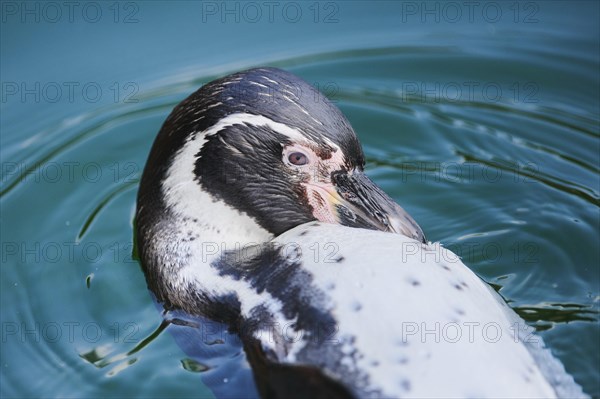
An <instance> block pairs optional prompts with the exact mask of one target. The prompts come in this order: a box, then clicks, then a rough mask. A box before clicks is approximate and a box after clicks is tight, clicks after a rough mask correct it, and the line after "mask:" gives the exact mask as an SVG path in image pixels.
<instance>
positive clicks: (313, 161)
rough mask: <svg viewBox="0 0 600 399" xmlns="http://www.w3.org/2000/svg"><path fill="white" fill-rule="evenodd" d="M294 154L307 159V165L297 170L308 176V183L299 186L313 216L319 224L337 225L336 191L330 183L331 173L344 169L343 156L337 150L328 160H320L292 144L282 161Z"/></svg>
mask: <svg viewBox="0 0 600 399" xmlns="http://www.w3.org/2000/svg"><path fill="white" fill-rule="evenodd" d="M294 152H302V153H304V154H305V155H306V156H307V158H308V163H307V164H306V165H305V166H300V167H299V169H300V168H301V169H300V170H302V171H303V172H305V173H307V174H308V175H309V178H308V181H306V182H304V183H301V184H302V185H303V186H304V187H305V188H306V196H307V200H308V203H309V205H310V206H311V207H312V209H313V216H314V217H315V219H317V220H319V221H321V222H325V223H338V218H337V216H336V215H337V212H336V210H335V204H336V203H338V202H339V201H338V200H337V198H336V197H338V195H337V192H336V189H335V187H334V185H333V183H331V172H333V171H335V170H340V169H342V168H343V167H344V155H343V154H342V152H341V150H340V149H337V151H335V152H333V153H332V154H331V157H330V158H329V159H322V158H320V157H319V156H318V155H317V154H316V153H315V152H314V151H313V150H312V149H311V148H310V147H308V146H303V145H299V144H294V145H291V146H289V147H286V148H285V149H284V159H287V157H288V156H289V155H290V154H292V153H294ZM288 162H289V161H288Z"/></svg>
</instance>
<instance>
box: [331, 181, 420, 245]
mask: <svg viewBox="0 0 600 399" xmlns="http://www.w3.org/2000/svg"><path fill="white" fill-rule="evenodd" d="M331 181H332V183H333V185H332V186H329V187H328V188H329V189H327V194H328V195H327V197H328V198H327V201H328V202H329V207H330V209H332V211H333V212H332V213H333V215H334V217H335V218H336V221H337V222H338V223H340V224H342V225H344V226H349V227H360V228H365V229H372V230H381V231H387V232H391V233H396V234H402V235H404V236H407V237H411V238H414V239H415V240H418V241H420V242H423V243H426V242H427V241H426V239H425V235H424V234H423V231H422V230H421V227H419V225H418V224H417V222H415V220H414V219H413V218H412V217H411V216H410V215H409V214H408V213H407V212H406V211H405V210H404V209H402V207H401V206H400V205H398V204H397V203H395V202H394V200H393V199H391V198H390V197H389V196H388V195H387V194H386V193H385V192H384V191H383V190H382V189H381V188H379V187H378V186H377V185H376V184H375V183H373V182H372V181H371V179H369V178H368V177H367V176H366V175H365V174H364V173H362V172H359V171H354V172H352V173H347V172H344V171H337V172H334V173H332V175H331ZM332 189H333V190H332Z"/></svg>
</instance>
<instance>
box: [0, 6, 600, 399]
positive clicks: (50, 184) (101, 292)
mask: <svg viewBox="0 0 600 399" xmlns="http://www.w3.org/2000/svg"><path fill="white" fill-rule="evenodd" d="M11 4H12V3H11ZM23 4H24V3H14V4H13V5H15V6H16V7H17V11H14V12H13V8H10V9H7V8H6V6H5V5H4V4H3V7H5V8H3V15H2V28H1V29H2V30H1V35H0V37H1V38H0V44H1V47H2V57H1V61H0V65H1V69H2V78H1V80H2V101H1V104H0V107H1V108H0V110H1V113H2V119H1V126H0V127H1V132H2V135H1V149H0V155H1V157H2V160H1V161H2V176H1V177H2V180H1V184H2V185H1V187H0V194H1V196H0V206H1V226H0V229H1V233H2V251H1V252H2V267H1V301H2V313H1V323H2V344H1V345H2V352H1V353H2V354H1V370H2V372H1V384H0V386H1V394H2V396H3V397H29V396H33V397H39V396H61V397H134V396H142V397H147V396H157V397H158V396H167V395H169V396H175V395H177V396H193V397H212V395H213V394H212V392H211V391H210V389H208V388H207V387H206V386H205V385H204V384H203V382H202V380H201V378H200V376H202V375H207V373H210V372H211V371H210V370H214V366H215V365H214V364H201V363H197V362H195V361H194V360H192V359H190V358H189V356H188V355H187V354H186V353H184V352H183V351H182V350H181V349H180V347H179V346H178V345H177V344H176V343H175V341H174V339H173V336H172V335H171V334H169V333H168V331H173V330H175V329H178V328H179V329H181V328H182V327H181V326H173V325H168V326H167V325H164V324H161V323H162V317H161V314H160V312H159V311H157V309H156V308H155V306H154V304H153V302H152V299H151V296H150V294H149V293H148V291H147V289H146V284H145V281H144V276H143V274H142V272H141V270H140V268H139V265H138V264H137V262H136V261H135V260H133V259H132V250H133V246H132V240H133V215H134V211H135V197H136V191H137V184H138V181H139V178H140V174H141V171H142V168H143V166H144V163H145V160H146V156H147V153H148V151H149V148H150V145H151V144H152V140H153V139H154V136H155V135H156V133H157V132H158V130H159V128H160V126H161V124H162V122H163V120H164V119H165V118H166V116H167V115H168V114H169V112H170V110H171V109H172V108H173V107H174V106H175V105H176V104H177V103H178V102H179V101H181V100H182V99H184V98H185V97H186V96H188V95H189V94H190V93H192V92H193V91H195V90H196V89H197V88H198V87H200V86H201V85H202V84H204V83H206V82H208V81H210V80H212V79H214V78H216V77H218V76H222V75H225V74H227V73H230V72H234V71H237V70H240V69H244V68H249V67H253V66H259V65H271V66H277V67H281V68H285V69H287V70H289V71H291V72H293V73H296V74H298V75H299V76H301V77H303V78H304V79H305V80H307V81H308V82H310V83H311V84H313V85H314V86H315V87H316V88H318V89H320V90H322V91H323V92H324V93H325V94H326V95H328V96H329V97H330V99H332V100H333V101H335V103H336V104H337V105H338V106H339V107H340V108H341V109H342V111H343V112H344V113H345V115H346V116H347V117H348V119H349V120H350V122H351V123H352V125H353V127H354V128H355V130H356V132H357V134H358V136H359V137H360V139H361V141H362V143H363V146H364V150H365V153H366V156H367V163H368V168H367V172H368V174H369V176H371V178H372V179H373V180H374V181H375V182H376V183H377V184H379V185H380V186H381V187H383V188H384V189H385V191H387V192H388V193H389V194H390V195H391V196H392V197H393V198H394V199H395V200H396V201H398V202H399V203H400V204H402V206H403V207H404V208H405V209H407V210H408V211H409V212H410V213H411V214H412V216H413V217H414V218H415V219H416V220H417V221H418V222H419V224H420V225H421V226H422V228H423V230H424V231H425V233H426V235H427V237H428V238H429V239H430V240H434V241H441V242H442V243H443V244H444V245H445V246H447V247H449V248H451V249H452V250H454V251H455V252H456V253H458V254H459V255H461V256H462V257H463V260H464V262H465V263H466V264H467V265H468V266H469V267H471V268H472V269H473V270H474V271H475V272H477V273H478V274H479V275H480V276H481V277H482V278H484V279H485V280H486V281H488V282H490V283H492V284H494V286H495V287H497V289H499V290H500V293H501V294H502V295H503V296H504V298H506V299H507V300H508V301H509V302H510V304H511V306H512V307H513V308H515V310H517V311H518V312H519V313H520V314H521V315H522V316H523V317H524V318H526V320H527V321H528V322H530V323H531V324H533V325H535V326H536V327H537V328H538V331H539V332H540V334H541V335H542V336H543V338H544V339H545V341H546V343H547V344H548V346H549V347H550V348H551V349H552V352H553V353H554V354H555V355H556V356H558V357H559V358H560V359H561V360H562V362H563V363H564V364H565V367H566V368H567V370H568V371H569V372H570V373H571V374H573V375H574V377H575V379H576V380H577V382H579V383H580V384H581V385H582V386H583V387H584V390H585V391H586V392H588V393H589V394H591V395H593V396H595V397H600V387H599V381H598V375H600V354H599V346H598V338H599V334H600V328H599V324H598V305H599V298H600V297H599V286H600V283H599V278H600V277H599V267H598V265H599V264H600V255H599V249H598V242H599V228H598V227H599V223H600V220H599V212H598V206H599V202H600V180H599V171H600V160H599V153H600V141H599V120H600V115H599V106H600V101H599V100H600V98H599V84H600V82H599V76H598V73H599V72H598V71H599V68H600V60H599V58H600V57H599V52H600V47H599V30H598V20H599V17H600V15H599V8H598V7H599V6H598V3H597V2H561V1H557V2H523V3H514V2H481V6H480V7H479V8H477V9H475V10H473V13H472V14H470V13H469V10H468V9H467V8H466V6H464V5H463V6H459V7H460V8H457V10H459V11H460V15H461V16H460V17H458V14H456V13H454V11H453V10H452V9H451V8H448V6H445V5H444V4H446V3H427V7H430V10H433V11H431V12H429V13H428V12H427V10H424V9H421V7H423V5H422V3H421V2H377V1H376V2H359V1H357V2H339V3H338V2H325V3H313V2H306V3H291V4H293V5H291V6H288V7H287V8H286V11H285V13H284V11H283V9H284V3H281V5H280V8H276V9H275V10H274V12H273V14H272V15H270V14H269V13H268V10H267V8H266V7H268V6H266V5H265V4H264V3H261V2H257V3H253V4H255V5H256V6H257V7H259V8H260V9H261V10H262V11H261V15H260V16H259V17H257V15H258V14H254V13H251V12H252V9H250V8H243V6H242V5H241V4H242V3H228V4H227V5H223V4H224V3H221V2H212V3H211V2H208V3H207V2H205V3H204V5H203V4H201V3H192V2H181V3H178V4H177V7H174V6H172V5H166V4H161V3H160V2H129V3H120V4H117V5H116V6H115V5H113V4H111V3H92V4H96V7H99V9H101V16H100V17H99V18H98V20H97V21H95V20H94V18H95V17H94V18H92V17H93V15H92V14H91V13H92V8H90V7H94V6H88V8H89V9H88V10H87V11H88V12H89V13H90V14H89V15H88V14H82V10H83V5H84V4H88V3H81V4H82V6H81V9H76V10H75V12H74V14H73V16H72V17H73V18H72V20H71V19H70V17H69V14H68V12H67V10H65V9H63V10H62V14H61V17H59V18H58V19H56V15H55V14H51V12H52V10H51V9H47V8H46V9H45V8H44V7H43V5H42V3H36V2H33V3H30V4H33V5H30V6H31V7H32V9H33V10H34V11H33V14H27V13H25V14H23V13H22V9H21V7H23ZM36 4H37V7H38V8H37V11H36V8H35V7H36V6H35V5H36ZM57 4H58V3H57ZM115 4H116V3H115ZM236 4H237V6H236ZM453 4H457V3H453ZM461 4H462V3H461ZM212 6H215V7H216V8H210V7H212ZM413 6H414V7H416V8H414V7H413ZM111 7H112V8H111ZM207 7H209V8H207ZM223 7H229V8H227V9H223ZM236 7H238V8H236ZM292 7H295V8H292ZM484 7H487V8H485V10H486V14H483V11H482V10H483V9H484ZM228 9H230V10H233V11H232V12H230V13H228V12H227V10H228ZM296 9H299V10H300V14H297V13H296V14H294V13H293V11H294V10H296ZM44 10H45V11H44ZM77 10H79V11H77ZM494 10H500V14H493V11H494ZM36 13H37V14H36ZM298 15H299V16H298ZM36 16H37V17H39V18H37V19H36ZM53 19H55V21H53ZM57 87H58V88H59V89H60V90H59V91H57ZM70 88H73V90H72V91H70ZM98 88H99V90H98ZM407 306H408V305H407ZM219 344H220V342H218V341H215V345H219ZM224 345H226V344H224ZM231 352H232V353H231V356H238V357H239V356H240V353H239V350H237V352H236V350H235V348H233V347H232V351H231ZM207 368H208V371H207ZM222 384H223V386H224V387H227V386H230V387H231V388H225V391H226V392H228V393H229V394H231V395H240V394H243V393H245V392H247V391H244V390H243V389H241V388H240V387H239V385H238V386H236V384H235V383H232V381H231V380H225V381H223V382H222ZM228 384H229V385H228Z"/></svg>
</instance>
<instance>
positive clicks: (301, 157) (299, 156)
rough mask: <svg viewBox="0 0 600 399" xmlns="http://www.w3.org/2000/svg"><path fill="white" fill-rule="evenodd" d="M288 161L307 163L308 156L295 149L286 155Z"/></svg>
mask: <svg viewBox="0 0 600 399" xmlns="http://www.w3.org/2000/svg"><path fill="white" fill-rule="evenodd" d="M288 161H290V163H291V164H292V165H296V166H302V165H306V164H307V163H308V157H307V156H306V155H305V154H303V153H301V152H298V151H296V152H292V153H291V154H290V155H288Z"/></svg>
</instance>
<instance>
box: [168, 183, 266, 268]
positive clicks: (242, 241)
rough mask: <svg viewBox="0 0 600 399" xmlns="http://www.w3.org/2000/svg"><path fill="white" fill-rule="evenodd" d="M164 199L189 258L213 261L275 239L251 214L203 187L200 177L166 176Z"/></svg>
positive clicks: (205, 262) (180, 246)
mask: <svg viewBox="0 0 600 399" xmlns="http://www.w3.org/2000/svg"><path fill="white" fill-rule="evenodd" d="M163 201H164V203H165V205H166V207H167V209H168V215H169V216H168V218H169V219H170V220H169V221H168V222H169V225H170V226H171V227H172V228H173V230H174V233H175V239H176V240H177V242H179V244H180V245H179V246H178V250H180V251H181V252H182V253H181V255H183V258H184V259H186V262H188V263H193V264H194V265H198V264H210V263H211V262H212V261H214V260H215V259H217V258H219V257H220V255H221V254H222V253H224V252H229V251H239V250H241V249H244V248H246V247H249V246H254V245H257V244H263V243H265V242H268V241H270V240H271V239H273V234H271V233H270V232H269V231H267V230H266V229H264V228H263V227H261V226H260V225H259V224H258V223H257V222H256V220H255V219H254V218H252V217H250V216H248V215H247V214H246V213H244V212H241V211H239V210H237V209H235V208H234V207H232V206H230V205H229V204H227V203H225V202H224V201H222V200H219V199H216V198H214V197H213V196H212V195H211V194H210V193H208V192H207V191H205V190H203V188H202V186H201V184H200V183H199V182H198V181H197V180H192V179H189V180H187V181H186V182H182V183H176V182H173V181H172V180H169V178H167V180H165V184H163Z"/></svg>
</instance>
